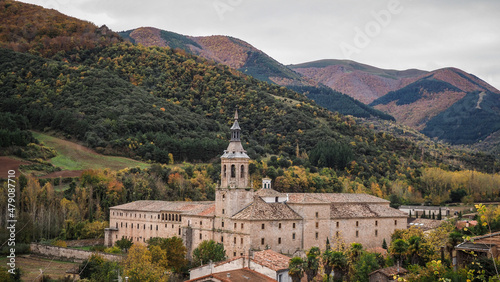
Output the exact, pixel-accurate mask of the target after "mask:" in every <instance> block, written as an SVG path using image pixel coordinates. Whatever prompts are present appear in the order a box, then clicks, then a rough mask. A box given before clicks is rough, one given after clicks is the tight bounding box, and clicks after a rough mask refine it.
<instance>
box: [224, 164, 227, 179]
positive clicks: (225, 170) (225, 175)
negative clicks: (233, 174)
mask: <svg viewBox="0 0 500 282" xmlns="http://www.w3.org/2000/svg"><path fill="white" fill-rule="evenodd" d="M226 172H227V168H226V165H224V177H227V173H226Z"/></svg>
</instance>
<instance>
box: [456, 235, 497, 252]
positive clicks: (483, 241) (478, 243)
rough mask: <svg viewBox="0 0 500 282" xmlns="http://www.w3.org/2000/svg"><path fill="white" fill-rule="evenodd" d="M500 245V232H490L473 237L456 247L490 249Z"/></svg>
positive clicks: (459, 248)
mask: <svg viewBox="0 0 500 282" xmlns="http://www.w3.org/2000/svg"><path fill="white" fill-rule="evenodd" d="M499 245H500V232H495V233H489V234H486V235H482V236H476V237H473V238H471V240H470V241H466V242H463V243H461V244H459V245H457V246H456V247H455V249H457V250H475V251H488V250H489V249H490V248H491V247H493V246H497V247H498V246H499Z"/></svg>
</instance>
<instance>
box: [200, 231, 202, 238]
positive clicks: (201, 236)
mask: <svg viewBox="0 0 500 282" xmlns="http://www.w3.org/2000/svg"><path fill="white" fill-rule="evenodd" d="M201 239H202V234H201V232H200V240H201Z"/></svg>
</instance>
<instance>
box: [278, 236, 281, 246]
mask: <svg viewBox="0 0 500 282" xmlns="http://www.w3.org/2000/svg"><path fill="white" fill-rule="evenodd" d="M279 244H281V237H280V238H278V245H279Z"/></svg>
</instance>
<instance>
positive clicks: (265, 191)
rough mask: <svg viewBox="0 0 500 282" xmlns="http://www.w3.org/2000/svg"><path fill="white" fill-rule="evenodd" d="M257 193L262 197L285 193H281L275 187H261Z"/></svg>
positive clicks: (279, 195) (277, 195)
mask: <svg viewBox="0 0 500 282" xmlns="http://www.w3.org/2000/svg"><path fill="white" fill-rule="evenodd" d="M255 195H257V196H261V197H283V196H285V194H283V193H280V192H278V191H276V190H274V189H271V188H268V189H259V190H257V192H255Z"/></svg>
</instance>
